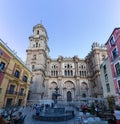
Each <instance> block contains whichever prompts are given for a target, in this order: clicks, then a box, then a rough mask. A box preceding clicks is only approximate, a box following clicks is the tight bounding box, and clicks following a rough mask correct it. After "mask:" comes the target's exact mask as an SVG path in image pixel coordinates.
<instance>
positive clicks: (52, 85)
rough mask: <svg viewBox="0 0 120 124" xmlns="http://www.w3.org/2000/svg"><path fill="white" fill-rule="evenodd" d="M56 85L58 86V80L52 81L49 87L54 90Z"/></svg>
mask: <svg viewBox="0 0 120 124" xmlns="http://www.w3.org/2000/svg"><path fill="white" fill-rule="evenodd" d="M56 86H57V83H56V82H51V84H50V87H49V88H50V89H52V90H54V89H55V87H56Z"/></svg>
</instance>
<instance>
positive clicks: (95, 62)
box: [86, 42, 107, 97]
mask: <svg viewBox="0 0 120 124" xmlns="http://www.w3.org/2000/svg"><path fill="white" fill-rule="evenodd" d="M106 57H107V49H106V47H105V46H104V45H99V44H98V43H97V42H94V43H93V44H92V49H91V52H90V53H89V54H88V56H87V57H86V62H87V65H88V68H89V73H90V78H89V84H90V90H91V96H92V97H103V90H102V82H101V79H100V65H101V64H102V62H103V61H104V59H105V58H106Z"/></svg>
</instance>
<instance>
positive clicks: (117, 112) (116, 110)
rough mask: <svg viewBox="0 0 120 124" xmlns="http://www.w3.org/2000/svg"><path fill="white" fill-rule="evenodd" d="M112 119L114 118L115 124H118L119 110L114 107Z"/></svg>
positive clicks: (119, 120) (119, 118) (119, 122)
mask: <svg viewBox="0 0 120 124" xmlns="http://www.w3.org/2000/svg"><path fill="white" fill-rule="evenodd" d="M113 115H114V117H115V120H116V124H120V109H119V108H117V107H115V108H114V114H113Z"/></svg>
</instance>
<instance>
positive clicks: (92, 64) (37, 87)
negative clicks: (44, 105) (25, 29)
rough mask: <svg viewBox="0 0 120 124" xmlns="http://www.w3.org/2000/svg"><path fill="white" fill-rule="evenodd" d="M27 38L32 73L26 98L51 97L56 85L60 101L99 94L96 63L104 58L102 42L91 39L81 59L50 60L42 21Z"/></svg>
mask: <svg viewBox="0 0 120 124" xmlns="http://www.w3.org/2000/svg"><path fill="white" fill-rule="evenodd" d="M29 41H30V43H29V47H28V49H27V50H26V52H27V60H26V63H27V65H28V66H29V67H30V68H31V69H32V74H33V76H32V82H31V86H30V100H33V101H34V100H35V101H36V100H41V99H53V93H54V92H55V87H56V86H58V88H59V94H60V95H61V96H60V97H59V98H58V99H59V100H62V101H74V100H80V99H81V98H88V97H103V90H102V89H103V88H102V83H101V79H100V65H101V63H102V62H103V61H104V59H105V58H106V57H107V50H106V47H105V46H104V45H99V44H98V43H96V42H94V43H93V44H92V47H91V51H90V53H88V55H87V56H86V57H85V58H84V59H80V58H79V57H78V56H74V57H71V58H70V57H68V58H67V57H63V56H59V57H58V58H56V59H52V58H51V57H49V52H50V49H49V47H48V44H47V42H48V35H47V31H46V29H45V27H44V26H43V25H42V24H37V25H35V26H34V27H33V35H31V36H30V37H29Z"/></svg>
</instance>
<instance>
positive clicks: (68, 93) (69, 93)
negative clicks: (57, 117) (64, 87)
mask: <svg viewBox="0 0 120 124" xmlns="http://www.w3.org/2000/svg"><path fill="white" fill-rule="evenodd" d="M67 101H68V102H70V101H72V93H71V92H70V91H68V92H67Z"/></svg>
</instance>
